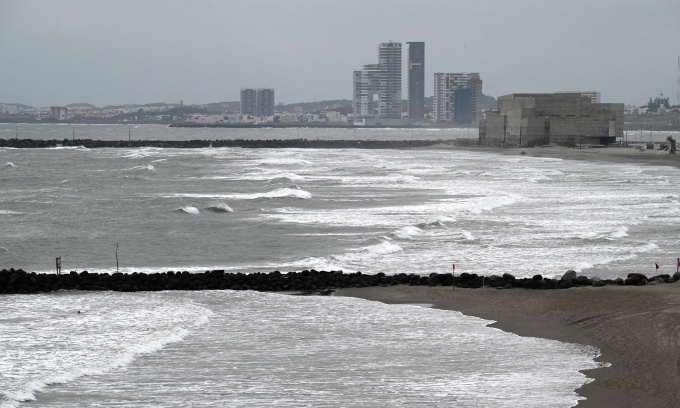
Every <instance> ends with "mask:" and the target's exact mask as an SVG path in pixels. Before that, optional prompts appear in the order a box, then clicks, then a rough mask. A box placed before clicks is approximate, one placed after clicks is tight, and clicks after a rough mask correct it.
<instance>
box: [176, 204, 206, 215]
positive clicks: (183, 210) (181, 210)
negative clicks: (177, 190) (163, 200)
mask: <svg viewBox="0 0 680 408" xmlns="http://www.w3.org/2000/svg"><path fill="white" fill-rule="evenodd" d="M175 212H178V213H185V214H192V215H197V214H200V211H198V208H196V207H189V206H187V207H182V208H178V209H176V210H175Z"/></svg>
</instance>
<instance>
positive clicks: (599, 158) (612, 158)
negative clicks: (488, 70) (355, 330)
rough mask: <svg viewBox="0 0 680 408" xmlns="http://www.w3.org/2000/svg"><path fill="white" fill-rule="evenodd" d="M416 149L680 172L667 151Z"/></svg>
mask: <svg viewBox="0 0 680 408" xmlns="http://www.w3.org/2000/svg"><path fill="white" fill-rule="evenodd" d="M418 149H423V150H426V149H442V150H465V151H471V152H481V153H496V154H501V155H504V156H522V157H534V158H540V157H546V158H552V159H563V160H585V161H590V162H605V163H630V164H649V165H655V166H671V167H676V168H680V152H679V153H678V154H669V153H668V151H661V150H649V149H644V150H642V149H638V148H636V147H632V146H629V147H619V146H616V147H601V148H600V147H598V148H590V147H588V148H586V147H584V148H583V149H579V148H578V147H575V148H574V147H564V146H537V147H507V148H501V147H493V146H456V145H452V144H445V143H441V144H437V145H432V146H427V147H421V148H418Z"/></svg>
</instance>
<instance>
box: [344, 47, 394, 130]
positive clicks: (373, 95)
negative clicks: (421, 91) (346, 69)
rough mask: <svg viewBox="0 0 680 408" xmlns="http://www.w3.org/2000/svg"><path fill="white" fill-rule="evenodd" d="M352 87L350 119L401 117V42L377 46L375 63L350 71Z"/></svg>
mask: <svg viewBox="0 0 680 408" xmlns="http://www.w3.org/2000/svg"><path fill="white" fill-rule="evenodd" d="M353 86H354V91H353V97H354V103H353V112H354V117H356V118H360V117H373V116H377V117H379V118H385V119H399V118H401V43H398V42H392V41H389V42H386V43H380V45H379V46H378V63H377V64H369V65H364V67H363V69H361V70H356V71H354V80H353ZM376 99H377V100H376Z"/></svg>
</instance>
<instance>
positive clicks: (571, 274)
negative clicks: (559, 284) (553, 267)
mask: <svg viewBox="0 0 680 408" xmlns="http://www.w3.org/2000/svg"><path fill="white" fill-rule="evenodd" d="M576 278H577V276H576V271H574V270H568V271H566V272H565V273H564V275H562V278H561V279H560V280H563V281H566V282H571V281H573V280H574V279H576Z"/></svg>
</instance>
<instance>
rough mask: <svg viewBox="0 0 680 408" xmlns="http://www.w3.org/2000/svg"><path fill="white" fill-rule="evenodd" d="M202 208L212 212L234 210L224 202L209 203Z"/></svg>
mask: <svg viewBox="0 0 680 408" xmlns="http://www.w3.org/2000/svg"><path fill="white" fill-rule="evenodd" d="M204 210H208V211H212V212H215V213H230V212H234V210H233V209H232V208H231V207H229V206H228V205H227V204H225V203H219V204H214V205H209V206H207V207H205V208H204Z"/></svg>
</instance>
